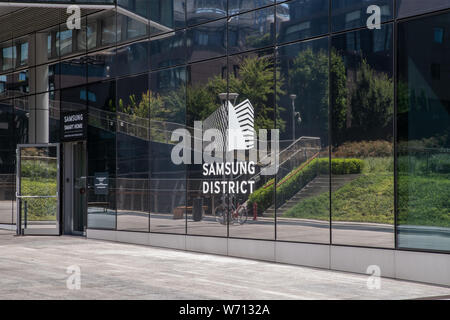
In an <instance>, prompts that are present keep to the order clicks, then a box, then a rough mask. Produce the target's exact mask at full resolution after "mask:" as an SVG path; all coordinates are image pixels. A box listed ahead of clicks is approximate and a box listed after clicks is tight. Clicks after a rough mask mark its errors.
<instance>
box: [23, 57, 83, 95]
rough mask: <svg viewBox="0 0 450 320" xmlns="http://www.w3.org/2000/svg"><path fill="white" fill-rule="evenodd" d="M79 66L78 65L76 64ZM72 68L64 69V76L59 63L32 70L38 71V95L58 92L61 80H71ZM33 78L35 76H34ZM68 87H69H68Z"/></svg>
mask: <svg viewBox="0 0 450 320" xmlns="http://www.w3.org/2000/svg"><path fill="white" fill-rule="evenodd" d="M75 65H76V66H78V64H75ZM71 69H72V68H70V67H69V68H64V72H65V73H64V76H63V75H61V68H60V64H59V62H58V63H52V64H47V65H41V66H37V67H36V68H33V69H31V71H34V70H36V75H35V76H36V83H35V85H36V90H35V91H36V93H40V92H45V91H50V90H57V89H59V88H60V79H61V77H62V76H63V78H65V81H64V82H66V81H67V79H70V77H72V75H71V74H70V72H71V71H72V70H71ZM32 76H33V75H32ZM31 85H33V81H31ZM66 86H67V85H66Z"/></svg>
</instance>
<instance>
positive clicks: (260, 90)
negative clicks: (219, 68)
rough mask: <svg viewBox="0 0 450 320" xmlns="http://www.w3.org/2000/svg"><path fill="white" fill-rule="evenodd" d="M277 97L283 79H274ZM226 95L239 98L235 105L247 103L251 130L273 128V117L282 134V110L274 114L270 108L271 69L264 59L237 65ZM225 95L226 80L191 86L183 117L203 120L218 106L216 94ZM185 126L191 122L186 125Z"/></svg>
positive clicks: (272, 92) (251, 58) (273, 107)
mask: <svg viewBox="0 0 450 320" xmlns="http://www.w3.org/2000/svg"><path fill="white" fill-rule="evenodd" d="M277 78H278V80H277V87H276V92H277V100H278V94H283V93H284V91H283V90H282V89H281V87H282V85H283V79H282V78H281V77H280V76H278V77H277ZM228 91H229V92H236V93H238V94H239V98H238V101H237V103H239V102H241V101H243V100H245V99H249V100H250V102H251V103H252V105H253V107H254V108H255V129H256V130H258V129H261V128H266V129H270V128H274V119H275V114H277V127H278V128H279V129H280V130H282V131H283V130H284V128H285V121H284V120H283V119H281V117H280V116H279V113H280V110H282V108H280V107H278V108H277V109H278V110H275V106H274V66H273V62H272V61H271V60H270V59H269V58H266V57H246V58H244V59H243V60H242V61H241V63H240V64H239V70H238V71H237V74H236V75H234V74H232V73H230V75H229V83H228ZM222 92H227V79H223V78H221V77H220V76H215V77H214V78H212V79H210V80H209V81H208V82H207V83H206V84H203V85H198V86H191V87H189V88H188V90H187V114H188V116H189V117H190V119H192V120H204V119H206V118H207V117H208V116H209V115H210V114H211V113H213V112H214V111H215V110H216V109H217V108H218V106H219V104H220V100H219V98H218V94H219V93H222ZM188 122H189V123H190V122H191V121H188Z"/></svg>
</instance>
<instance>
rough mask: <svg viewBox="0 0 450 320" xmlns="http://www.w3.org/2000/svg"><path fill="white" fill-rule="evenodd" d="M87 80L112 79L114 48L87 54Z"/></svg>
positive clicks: (114, 64) (114, 66) (114, 62)
mask: <svg viewBox="0 0 450 320" xmlns="http://www.w3.org/2000/svg"><path fill="white" fill-rule="evenodd" d="M87 60H88V63H87V72H88V82H96V81H100V80H108V79H112V78H113V77H114V76H115V73H116V67H117V65H116V49H115V48H111V49H108V50H104V51H99V52H95V53H91V54H89V55H88V56H87Z"/></svg>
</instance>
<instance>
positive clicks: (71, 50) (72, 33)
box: [59, 17, 87, 57]
mask: <svg viewBox="0 0 450 320" xmlns="http://www.w3.org/2000/svg"><path fill="white" fill-rule="evenodd" d="M86 37H87V35H86V17H83V18H81V29H80V30H77V29H73V30H71V29H68V28H67V24H66V23H62V24H61V25H60V26H59V53H60V56H62V57H63V56H67V55H70V54H76V53H85V52H86V49H87V47H86V40H87V38H86Z"/></svg>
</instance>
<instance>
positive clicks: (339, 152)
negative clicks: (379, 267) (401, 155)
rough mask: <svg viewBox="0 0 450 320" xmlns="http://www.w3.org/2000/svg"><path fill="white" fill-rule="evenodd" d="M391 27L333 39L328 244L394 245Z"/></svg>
mask: <svg viewBox="0 0 450 320" xmlns="http://www.w3.org/2000/svg"><path fill="white" fill-rule="evenodd" d="M392 54H393V51H392V25H383V26H382V27H381V29H380V30H368V29H364V30H361V31H355V32H350V33H347V34H342V35H338V36H335V37H333V38H332V52H331V55H332V57H333V58H332V65H331V69H332V77H331V95H332V98H331V101H332V109H331V110H332V112H331V116H332V162H331V174H332V176H331V191H332V195H331V215H332V220H333V221H332V241H333V243H339V244H347V245H361V246H374V247H388V248H392V247H394V226H393V223H394V172H393V161H394V159H393V111H394V101H393V97H394V84H393V79H392V75H393V57H392Z"/></svg>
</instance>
